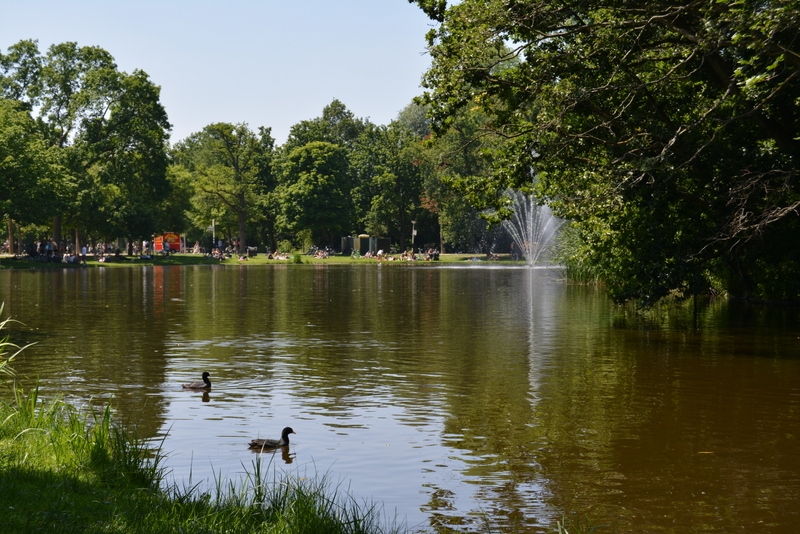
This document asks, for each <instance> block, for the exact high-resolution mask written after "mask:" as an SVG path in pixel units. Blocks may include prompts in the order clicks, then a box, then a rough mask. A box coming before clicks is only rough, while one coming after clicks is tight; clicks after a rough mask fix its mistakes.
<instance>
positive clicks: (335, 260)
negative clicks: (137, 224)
mask: <svg viewBox="0 0 800 534" xmlns="http://www.w3.org/2000/svg"><path fill="white" fill-rule="evenodd" d="M472 261H480V262H483V263H491V264H506V265H507V264H518V265H523V264H524V262H522V261H513V260H511V258H510V256H509V255H507V254H506V255H502V254H501V255H500V256H498V257H496V259H493V260H491V261H487V259H486V256H485V255H480V254H441V255H440V256H439V260H438V261H414V262H410V261H400V260H396V261H382V262H380V263H381V264H383V265H408V266H415V265H416V266H419V265H441V264H454V263H464V262H472ZM294 263H308V264H322V265H324V264H348V265H370V264H372V265H375V264H377V263H379V262H378V260H376V259H375V258H352V257H350V256H329V257H328V258H325V259H323V258H315V257H313V256H308V255H304V254H292V255H290V256H289V258H288V259H286V260H274V259H269V258H268V257H267V255H266V254H258V255H257V256H255V257H253V258H248V259H247V260H243V261H240V260H239V259H238V258H237V257H236V256H234V257H232V258H229V259H226V260H223V261H220V260H215V259H213V258H207V257H205V256H203V255H200V254H172V255H170V256H153V257H151V258H148V259H145V258H141V257H137V256H121V257H120V259H119V260H117V261H107V262H100V261H97V260H95V259H94V258H89V259H88V260H87V262H86V264H85V265H73V264H64V263H47V262H42V261H35V260H32V259H28V258H19V259H15V258H14V256H10V255H2V256H0V269H85V268H87V267H88V268H98V267H105V268H110V269H114V268H119V267H130V266H137V265H139V266H142V265H280V264H294Z"/></svg>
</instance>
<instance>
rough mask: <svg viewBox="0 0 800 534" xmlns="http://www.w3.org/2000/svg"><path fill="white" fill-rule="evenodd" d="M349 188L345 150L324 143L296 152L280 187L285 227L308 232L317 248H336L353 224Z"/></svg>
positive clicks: (296, 150) (308, 146)
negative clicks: (339, 240)
mask: <svg viewBox="0 0 800 534" xmlns="http://www.w3.org/2000/svg"><path fill="white" fill-rule="evenodd" d="M349 185H350V182H349V163H348V160H347V152H346V151H345V149H344V148H342V147H340V146H339V145H335V144H332V143H325V142H322V141H312V142H310V143H307V144H305V145H303V146H300V147H297V148H295V149H294V150H292V151H291V152H290V153H289V154H288V156H287V158H286V160H285V162H284V164H283V169H282V178H281V184H280V186H279V189H280V198H281V205H282V207H283V211H282V214H283V215H282V217H283V221H282V222H283V225H284V227H285V228H287V229H289V230H290V231H293V232H295V233H297V232H301V231H308V232H310V233H311V239H312V241H313V242H314V243H315V244H326V245H330V246H333V245H334V244H335V239H336V238H337V237H339V236H341V235H342V232H343V231H345V230H346V229H347V228H348V227H349V224H350V221H351V220H352V202H351V200H350V195H349V192H350V188H349Z"/></svg>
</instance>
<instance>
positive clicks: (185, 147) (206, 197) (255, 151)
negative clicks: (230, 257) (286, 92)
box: [175, 123, 274, 254]
mask: <svg viewBox="0 0 800 534" xmlns="http://www.w3.org/2000/svg"><path fill="white" fill-rule="evenodd" d="M273 148H274V140H273V138H272V135H271V130H270V129H269V128H261V129H260V130H259V134H258V135H257V134H256V133H255V132H253V131H252V130H250V128H249V127H248V125H247V124H244V123H241V124H236V125H234V124H229V123H214V124H209V125H208V126H206V127H205V128H203V130H202V131H201V132H199V133H197V134H193V135H191V136H189V138H187V139H186V140H185V141H183V142H182V143H180V144H179V145H178V146H177V147H176V157H175V161H176V163H178V164H183V165H184V166H185V167H186V168H187V169H188V170H189V171H190V172H191V173H192V176H193V179H194V186H195V190H196V192H197V196H196V198H195V199H194V205H195V207H196V208H197V210H198V211H199V212H200V213H201V214H202V215H201V216H200V217H199V218H196V221H198V222H199V220H202V221H203V223H202V225H203V227H205V226H208V225H209V224H210V223H211V219H212V218H213V219H217V218H219V219H224V218H225V217H226V214H230V216H231V217H233V219H234V220H235V225H236V228H237V231H238V236H239V250H238V252H239V253H240V254H246V252H247V222H248V221H249V219H250V217H251V216H252V214H251V211H253V207H254V206H257V205H258V203H259V202H260V199H261V196H262V195H263V194H264V193H265V188H266V187H267V186H269V183H268V182H269V180H270V176H271V169H270V165H271V155H272V151H273Z"/></svg>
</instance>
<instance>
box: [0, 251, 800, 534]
mask: <svg viewBox="0 0 800 534" xmlns="http://www.w3.org/2000/svg"><path fill="white" fill-rule="evenodd" d="M0 300H2V301H4V302H5V312H4V315H5V316H8V315H9V314H10V315H11V316H13V318H14V319H17V320H19V321H22V322H23V323H24V326H21V325H16V326H13V327H12V330H11V335H12V339H13V340H14V341H15V342H17V343H28V342H36V343H37V344H36V345H34V346H33V347H31V348H29V349H27V350H26V351H25V352H24V353H23V355H22V356H21V357H20V359H19V361H17V362H16V364H15V368H16V370H17V371H18V373H19V374H20V375H22V376H25V377H28V378H27V382H26V383H27V384H31V383H32V380H34V379H35V378H36V377H38V378H39V379H40V384H41V389H42V391H43V392H44V393H43V394H44V395H45V396H53V395H55V394H59V393H60V394H63V395H64V396H66V398H67V399H68V400H70V401H72V402H74V403H77V404H81V405H82V404H87V403H90V402H91V403H98V404H102V403H103V402H105V401H106V400H107V399H109V398H110V399H112V402H113V405H114V406H115V407H116V409H117V411H118V412H119V414H120V416H121V417H122V418H124V419H125V420H128V421H133V422H136V423H137V424H138V425H139V428H140V431H141V432H142V433H143V434H145V435H146V436H151V437H154V438H163V439H164V441H163V448H164V450H165V452H167V453H168V458H167V460H166V465H167V466H168V467H169V468H170V469H171V471H172V476H173V477H174V480H176V481H178V482H179V483H180V484H188V483H189V481H190V479H191V483H192V484H194V483H198V484H199V485H200V486H199V487H200V488H210V487H212V486H213V485H214V483H215V480H217V479H219V478H224V479H232V480H238V479H240V478H241V476H242V473H243V472H244V471H245V469H250V468H251V467H252V462H253V461H254V460H255V458H256V455H254V454H252V453H251V452H250V451H248V449H247V446H246V444H247V442H248V441H249V440H250V439H251V438H255V437H278V436H279V434H280V430H281V429H282V428H283V427H284V426H287V425H291V426H292V427H293V428H294V430H295V431H296V432H297V435H296V436H292V438H293V441H292V444H291V447H290V449H289V451H288V453H286V454H281V453H278V454H277V455H276V456H274V457H270V458H271V467H270V468H271V469H272V468H275V469H279V470H283V471H287V472H289V473H292V474H295V475H299V476H307V477H310V476H318V475H322V474H326V473H327V476H328V477H329V478H330V479H332V480H333V481H334V482H341V484H342V485H343V487H345V488H349V491H350V493H351V494H352V495H354V496H355V497H356V498H357V499H359V500H364V499H367V500H375V501H379V502H382V503H383V504H384V507H385V512H386V513H387V514H388V515H389V516H393V515H394V514H395V512H396V513H397V514H398V517H399V518H401V519H405V520H406V522H407V524H408V526H409V527H411V528H412V529H414V530H421V531H422V530H426V531H432V530H440V531H444V530H445V529H446V528H453V529H456V530H458V531H470V530H479V529H481V528H483V526H484V522H485V521H488V523H489V524H490V525H491V526H492V527H493V528H494V529H496V530H499V531H502V532H543V531H546V529H547V528H548V527H550V526H552V525H553V524H554V522H555V520H556V519H558V518H560V517H561V514H562V512H564V511H567V512H577V513H581V514H584V513H585V514H587V515H588V516H589V517H591V518H594V519H596V520H597V521H598V522H610V523H613V524H615V525H616V528H617V530H616V531H617V532H642V531H647V532H676V533H677V532H697V531H704V532H737V531H739V532H748V533H750V532H796V531H798V530H800V454H798V451H800V447H799V446H798V445H800V443H798V438H800V322H799V319H798V313H797V311H795V310H789V311H786V310H774V309H766V308H759V307H752V306H743V305H734V304H730V303H725V302H713V303H710V304H705V305H703V306H702V307H701V309H700V312H699V314H698V320H697V327H696V328H695V326H694V324H693V321H692V317H691V315H690V314H687V313H686V312H684V311H678V310H674V309H664V310H660V311H659V312H658V313H654V314H650V315H648V316H639V315H637V314H636V313H635V312H634V311H632V310H627V309H621V308H617V307H614V306H612V305H611V304H610V302H609V301H608V300H607V299H606V298H605V297H604V296H603V294H602V292H599V291H596V290H594V289H592V288H586V287H578V286H569V285H565V284H564V283H562V282H561V281H560V278H559V276H558V274H557V273H554V272H552V271H548V270H539V269H537V270H529V269H525V268H491V267H485V266H484V267H481V266H470V267H466V266H465V267H458V268H455V267H446V266H444V265H442V266H437V267H433V266H421V265H420V266H413V267H412V266H404V267H400V266H376V265H374V264H372V265H357V266H346V265H330V266H325V265H322V266H316V265H314V266H312V265H281V266H252V267H248V266H225V267H222V266H213V267H211V266H202V267H201V266H198V267H188V268H181V267H144V268H137V269H111V268H106V269H104V268H99V269H83V270H68V271H63V272H60V271H56V272H41V271H3V272H0ZM202 371H208V372H210V373H211V377H212V381H213V382H214V387H213V389H212V391H211V392H210V393H209V394H203V393H199V392H190V391H184V390H182V389H181V387H180V384H181V383H183V382H188V381H191V380H199V377H200V373H201V372H202Z"/></svg>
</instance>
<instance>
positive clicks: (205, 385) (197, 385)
mask: <svg viewBox="0 0 800 534" xmlns="http://www.w3.org/2000/svg"><path fill="white" fill-rule="evenodd" d="M209 376H211V375H210V374H208V373H203V381H202V382H189V383H188V384H183V389H211V380H209V379H208V377H209Z"/></svg>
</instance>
